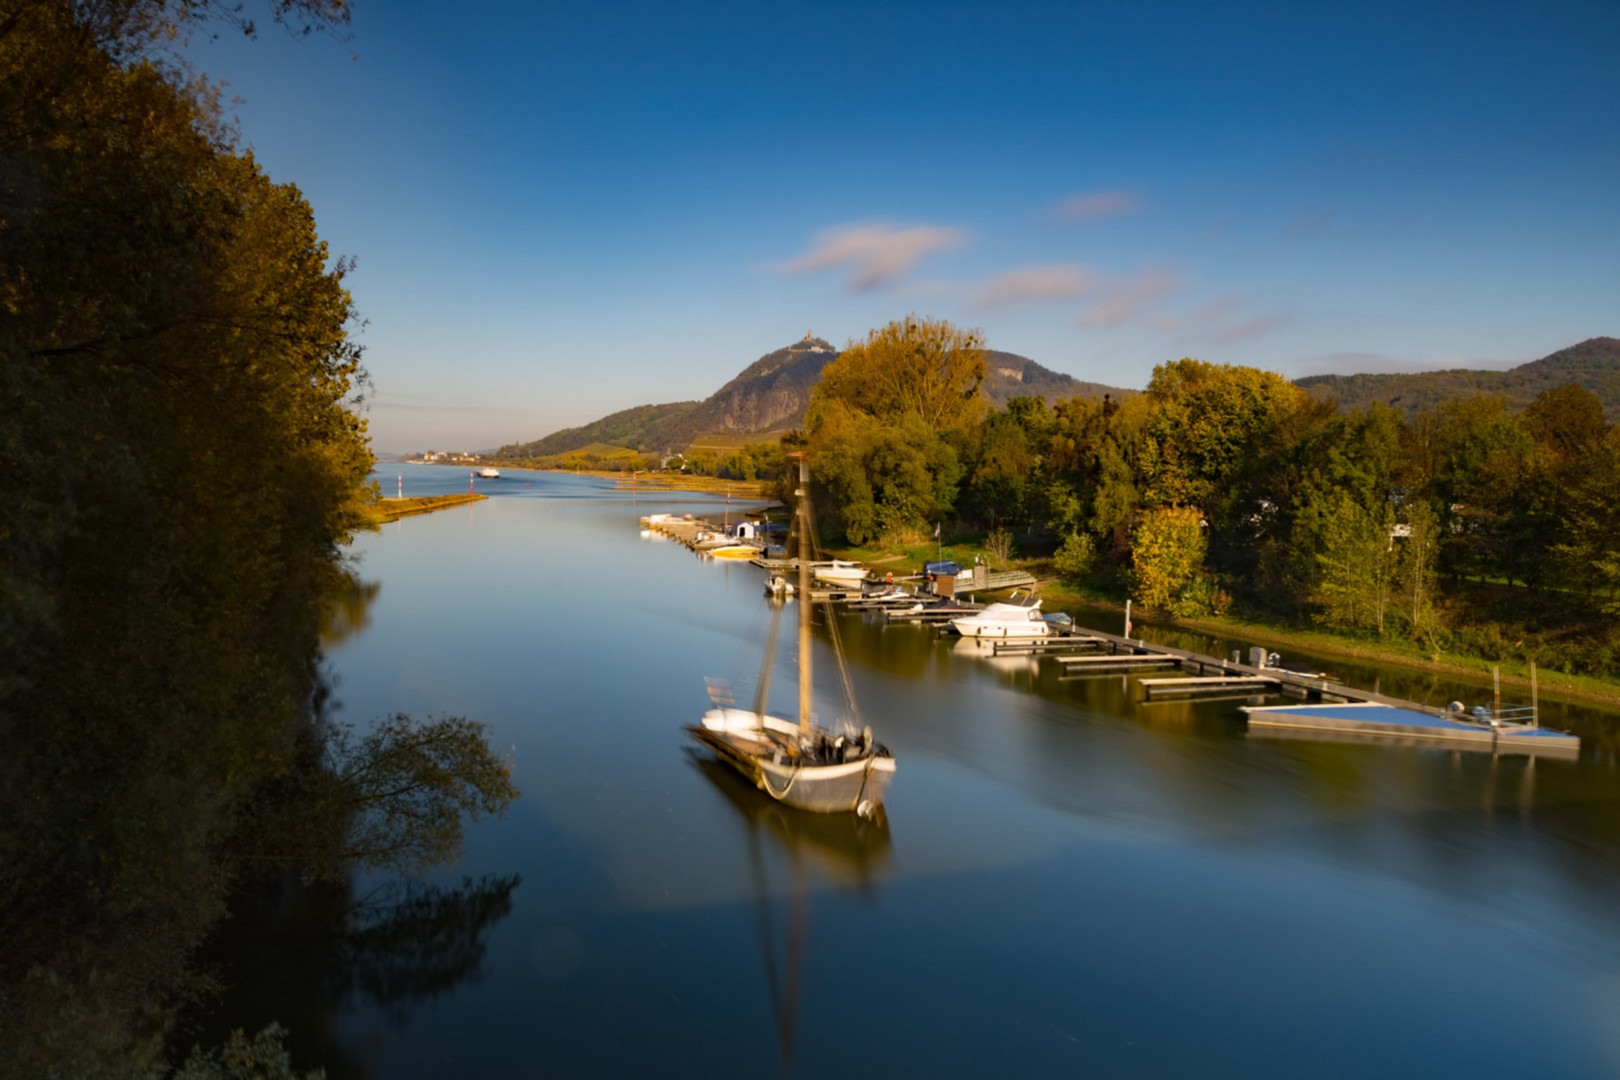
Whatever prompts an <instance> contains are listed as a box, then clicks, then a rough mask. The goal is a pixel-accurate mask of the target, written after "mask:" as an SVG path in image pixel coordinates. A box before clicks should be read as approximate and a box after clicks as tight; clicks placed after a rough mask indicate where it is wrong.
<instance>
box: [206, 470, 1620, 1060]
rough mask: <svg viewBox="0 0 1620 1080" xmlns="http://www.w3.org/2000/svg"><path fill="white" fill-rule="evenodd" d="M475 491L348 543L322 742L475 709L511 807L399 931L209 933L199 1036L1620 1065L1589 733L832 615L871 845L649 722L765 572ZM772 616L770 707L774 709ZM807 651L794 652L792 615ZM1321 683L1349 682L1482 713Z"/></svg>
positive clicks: (592, 515)
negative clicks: (251, 1033)
mask: <svg viewBox="0 0 1620 1080" xmlns="http://www.w3.org/2000/svg"><path fill="white" fill-rule="evenodd" d="M399 471H401V470H400V469H399V468H397V467H390V469H389V470H388V472H389V475H388V477H387V479H388V480H389V481H390V483H389V484H387V485H385V486H387V487H392V486H393V484H392V480H393V474H394V473H396V472H399ZM404 471H406V472H407V478H406V488H407V493H427V492H430V491H435V490H446V491H447V490H458V489H459V490H465V483H466V478H465V476H464V475H459V474H457V473H456V472H455V471H454V470H448V469H431V468H423V467H417V468H414V469H412V468H410V467H406V469H405V470H404ZM486 490H488V491H489V492H490V493H491V494H492V495H494V496H495V497H494V498H492V499H491V500H489V501H488V502H484V503H479V504H476V505H474V506H472V507H468V508H458V509H455V510H450V511H444V512H441V513H438V514H433V515H429V516H423V517H416V518H410V519H406V520H404V521H402V522H399V523H397V524H395V525H390V526H387V527H386V528H385V531H384V532H382V533H381V534H379V535H374V536H367V537H365V538H363V539H362V540H361V541H360V543H359V544H358V548H359V550H360V551H361V552H363V556H364V563H363V569H364V574H365V576H366V577H367V578H368V579H371V580H375V581H378V582H380V583H381V589H380V592H379V594H378V596H377V599H376V601H375V604H374V606H373V607H372V610H371V623H370V625H369V627H368V628H366V629H365V630H364V631H363V632H361V633H358V634H356V635H355V636H353V637H352V638H350V639H349V640H347V641H346V642H344V643H343V644H342V645H341V646H339V647H337V648H336V650H335V651H334V653H333V655H332V657H331V666H332V669H333V672H334V674H335V676H336V678H337V680H338V688H337V694H338V697H339V698H340V699H341V701H342V703H343V715H345V716H346V717H347V718H348V719H350V720H352V721H354V722H356V723H364V722H365V721H366V720H368V719H369V718H371V717H373V716H376V715H379V714H382V713H385V712H391V711H405V712H410V713H413V714H417V715H421V714H427V713H454V714H460V715H467V716H471V717H473V718H476V719H479V720H483V721H486V722H488V723H490V724H492V725H494V728H495V733H496V734H495V738H496V742H497V744H498V745H500V746H502V747H510V749H511V754H512V757H513V759H514V761H515V763H516V779H517V782H518V783H519V785H520V786H521V787H522V789H523V791H524V797H523V799H522V800H521V801H519V802H518V803H517V804H515V806H514V808H513V810H512V811H511V813H510V814H509V815H508V817H507V818H506V819H505V820H502V821H498V822H489V823H484V824H481V825H478V826H475V827H474V828H473V830H472V832H471V834H470V836H469V842H468V845H467V851H466V855H465V857H464V858H463V860H462V862H461V863H460V864H459V865H458V866H456V867H453V868H448V869H446V870H444V871H443V872H441V873H439V874H437V875H435V877H434V878H433V880H432V881H431V882H429V883H428V884H429V885H433V886H438V887H440V888H442V889H446V890H457V889H459V890H460V891H459V892H451V893H446V894H442V895H448V896H451V897H452V900H453V901H454V902H451V903H448V904H447V905H446V906H445V907H443V908H442V910H441V909H439V908H435V909H433V912H432V913H430V914H429V915H428V916H425V917H423V918H421V919H418V920H416V921H415V922H412V921H410V920H407V921H406V922H405V923H403V924H401V927H396V928H394V929H393V930H391V931H389V932H381V933H377V934H374V935H373V936H372V937H371V938H367V939H364V942H363V943H362V944H360V945H357V944H356V943H355V940H356V939H355V938H354V936H353V935H352V934H350V935H348V936H342V935H337V934H334V933H333V932H332V931H331V928H330V925H329V923H330V920H328V921H327V922H324V923H323V922H322V912H321V910H320V902H319V898H318V897H317V898H311V897H310V896H303V897H302V898H301V899H299V898H294V899H293V900H288V899H286V898H282V899H281V900H280V901H279V902H278V903H277V904H275V905H269V906H267V907H266V908H264V909H262V910H255V911H253V912H250V913H248V914H247V915H245V916H244V917H243V918H242V919H239V920H238V921H237V923H236V925H235V926H234V928H233V931H232V934H233V937H232V938H231V939H229V941H228V942H227V946H228V948H227V949H226V952H227V954H228V955H229V956H230V957H231V958H232V959H231V966H230V967H229V968H228V969H227V971H226V975H227V978H229V979H231V980H232V981H233V982H234V983H235V985H236V986H237V987H238V989H237V990H236V991H234V993H233V995H232V997H231V998H230V999H229V1000H228V1001H227V1004H226V1006H225V1008H224V1009H223V1010H222V1012H221V1014H220V1016H221V1018H222V1022H223V1021H224V1020H228V1022H230V1023H232V1024H240V1025H247V1026H252V1025H254V1024H259V1023H263V1022H265V1021H267V1020H271V1019H279V1020H281V1021H282V1022H283V1023H285V1024H287V1026H289V1027H291V1028H293V1029H294V1035H295V1040H294V1046H295V1048H296V1049H297V1050H298V1052H299V1054H300V1058H301V1060H300V1061H299V1062H298V1064H300V1065H302V1066H305V1067H308V1066H313V1065H323V1066H325V1067H327V1068H328V1069H329V1071H330V1074H331V1075H332V1076H334V1077H342V1076H365V1075H370V1076H379V1077H419V1076H449V1075H466V1076H496V1075H500V1076H508V1075H524V1076H529V1075H562V1076H578V1075H592V1076H615V1075H625V1076H702V1077H713V1076H755V1075H759V1076H768V1075H780V1074H782V1073H784V1072H790V1073H792V1074H793V1075H797V1076H802V1077H811V1076H835V1075H836V1076H899V1075H935V1076H973V1077H978V1076H1075V1075H1098V1076H1114V1075H1146V1076H1170V1075H1197V1076H1242V1077H1255V1076H1279V1077H1296V1076H1304V1075H1309V1076H1357V1077H1360V1076H1370V1075H1385V1076H1435V1075H1468V1076H1473V1077H1480V1076H1512V1077H1516V1078H1522V1077H1525V1076H1612V1075H1615V1074H1616V1073H1617V1072H1620V1023H1616V1021H1615V1019H1614V1018H1615V1016H1616V1015H1620V1013H1617V1010H1620V774H1617V772H1616V768H1615V765H1614V763H1613V760H1612V755H1611V754H1610V752H1609V751H1608V750H1607V749H1606V747H1607V746H1610V745H1613V732H1614V731H1615V730H1616V729H1617V728H1620V717H1616V716H1614V715H1612V714H1605V713H1603V712H1601V711H1597V710H1593V709H1589V708H1578V707H1573V706H1570V707H1564V706H1560V705H1557V704H1556V703H1549V707H1548V709H1547V711H1546V715H1547V719H1548V721H1549V722H1553V721H1555V720H1556V721H1559V722H1561V723H1562V724H1564V725H1566V726H1572V727H1574V728H1576V729H1577V730H1579V731H1580V732H1581V734H1582V735H1583V736H1586V737H1587V739H1588V742H1589V744H1590V748H1589V750H1588V751H1587V752H1586V753H1585V754H1584V755H1583V758H1582V759H1581V760H1580V761H1578V762H1563V761H1549V760H1540V761H1535V762H1533V763H1532V762H1531V761H1529V760H1528V759H1525V758H1516V757H1503V758H1493V757H1491V756H1490V755H1488V754H1477V753H1471V752H1453V751H1448V750H1434V749H1424V750H1413V749H1406V748H1397V747H1383V746H1366V745H1339V744H1332V743H1320V742H1305V741H1290V740H1282V739H1264V738H1251V737H1249V736H1248V735H1247V734H1246V733H1245V730H1244V726H1243V725H1242V723H1241V722H1240V720H1239V717H1238V714H1237V712H1236V706H1237V705H1238V704H1240V702H1200V703H1166V704H1145V703H1142V702H1140V701H1138V700H1137V698H1138V697H1139V696H1140V694H1139V692H1138V693H1132V687H1131V686H1130V685H1129V684H1128V683H1127V682H1125V681H1124V680H1122V679H1120V678H1118V677H1117V676H1116V677H1107V678H1097V679H1079V680H1073V681H1063V680H1060V679H1059V678H1058V674H1057V672H1056V671H1055V670H1054V668H1055V666H1056V665H1054V664H1051V663H1050V662H1046V663H1042V662H1039V661H1035V660H1031V659H1024V658H998V659H988V658H985V657H983V656H982V655H980V654H978V653H976V652H975V651H974V650H972V649H971V648H969V647H967V646H966V644H965V643H960V642H953V641H951V640H938V639H936V637H935V636H934V634H933V632H932V631H931V630H929V629H926V628H914V627H899V626H896V627H889V628H885V627H883V625H882V624H880V623H877V622H874V621H870V620H863V618H862V617H860V616H847V615H846V616H842V617H841V622H840V626H841V629H842V631H843V633H844V636H845V638H846V641H847V644H848V647H849V652H850V654H851V658H852V675H853V679H854V683H855V686H856V691H857V697H858V699H859V701H860V704H861V708H862V710H863V712H864V714H865V717H866V719H867V720H868V721H869V722H870V723H871V724H872V725H873V726H874V727H875V728H876V729H877V730H878V732H879V734H880V737H881V738H883V739H884V740H885V741H886V742H888V743H889V745H890V746H891V747H893V748H894V750H895V752H896V755H897V756H898V759H899V762H900V770H899V773H898V775H897V777H896V779H895V783H894V786H893V789H892V791H891V792H890V796H889V821H888V825H887V828H886V829H885V828H877V827H873V826H870V825H866V824H860V823H856V822H853V821H850V820H847V819H843V818H817V817H805V816H801V815H798V814H795V813H793V812H790V811H785V810H783V809H781V808H779V807H777V806H775V805H773V804H770V803H769V802H768V801H765V800H763V799H762V798H761V797H759V796H758V795H757V793H755V792H752V791H751V790H747V789H745V788H743V787H742V786H741V785H738V784H735V783H733V782H732V781H731V778H730V776H729V775H727V774H724V773H721V772H719V771H717V770H715V769H714V768H712V767H710V766H707V765H706V764H705V763H704V762H702V761H701V760H698V759H695V758H694V757H693V755H692V754H691V753H690V752H689V751H688V749H687V744H686V741H685V739H684V737H683V735H682V734H681V731H680V727H681V725H682V724H685V723H690V722H692V721H693V720H694V719H695V718H696V717H697V716H698V715H699V714H700V713H701V711H702V710H703V709H704V708H705V707H706V705H707V699H706V696H705V694H704V686H703V677H704V676H719V677H725V678H729V679H731V680H732V681H733V682H734V683H735V685H736V686H737V689H738V696H739V698H740V699H743V700H747V699H750V698H751V696H752V685H753V681H754V679H755V678H756V677H757V668H758V663H759V657H760V650H761V644H762V641H763V639H764V636H765V632H766V628H767V625H768V619H769V609H768V607H767V604H766V602H765V600H764V599H763V597H762V595H761V590H760V586H761V582H762V574H761V572H760V571H758V570H757V569H755V568H753V567H750V566H746V565H735V564H727V563H723V562H703V561H699V560H698V559H697V558H695V557H694V556H692V555H691V554H690V553H688V552H687V551H686V550H685V549H683V548H681V547H679V546H677V545H675V544H673V543H669V542H655V541H653V540H650V539H647V538H644V537H643V536H641V535H640V533H639V529H638V526H637V521H636V519H637V518H638V516H640V515H641V514H645V513H650V512H657V511H677V512H684V511H687V510H692V511H699V512H708V511H710V510H711V509H712V508H713V507H714V505H715V503H714V500H711V499H704V498H701V497H697V496H691V495H682V494H676V495H663V496H652V497H646V496H644V497H642V498H641V499H639V500H633V499H632V498H630V497H629V496H628V495H625V494H619V493H614V492H611V491H609V490H608V489H607V487H606V485H605V484H603V483H601V482H599V481H594V480H591V479H588V478H572V477H560V476H553V475H542V474H523V473H517V472H508V473H507V474H506V476H505V477H503V478H502V479H501V480H500V481H497V482H494V483H491V484H488V485H487V486H486ZM1087 618H1092V619H1098V618H1100V619H1101V620H1102V624H1103V625H1109V624H1111V623H1112V621H1114V617H1110V616H1100V617H1099V616H1096V615H1091V616H1087ZM1147 632H1148V633H1149V635H1150V636H1151V635H1152V633H1153V631H1151V630H1149V631H1147ZM792 633H793V631H792V627H791V621H786V622H785V624H784V629H783V641H782V645H781V647H780V648H779V654H780V658H781V661H782V663H781V666H779V668H778V678H777V680H776V681H775V683H774V684H773V700H774V701H775V702H776V703H777V706H778V708H779V709H783V710H788V711H791V708H792V701H793V695H794V683H793V680H792V676H791V672H790V670H789V669H788V667H787V664H788V661H789V659H790V657H791V653H792V648H791V645H792ZM1183 643H1185V644H1188V645H1191V646H1194V647H1204V645H1205V643H1204V642H1203V641H1202V640H1192V639H1189V640H1186V641H1184V642H1183ZM1219 645H1221V646H1226V645H1228V643H1225V642H1222V643H1219ZM817 647H818V660H821V661H825V660H827V659H828V658H829V656H830V653H829V652H828V650H827V648H826V644H825V637H824V631H823V632H822V636H821V637H820V639H819V640H818V646H817ZM1323 663H1324V665H1325V666H1326V667H1327V669H1328V670H1331V671H1334V672H1335V673H1337V674H1340V675H1342V676H1344V677H1346V678H1348V679H1352V680H1355V681H1362V680H1363V679H1365V681H1366V683H1367V685H1371V683H1372V680H1375V679H1376V680H1380V682H1381V686H1382V688H1383V690H1384V691H1385V692H1386V693H1397V694H1403V695H1410V696H1414V697H1422V698H1425V699H1430V700H1437V701H1444V700H1450V699H1451V698H1453V697H1461V698H1463V699H1464V700H1467V701H1470V702H1473V701H1482V700H1486V698H1485V696H1484V695H1485V694H1488V688H1481V687H1480V686H1478V685H1460V684H1457V683H1453V682H1445V681H1435V680H1433V679H1431V678H1430V677H1429V676H1427V675H1422V674H1414V673H1403V672H1399V671H1395V670H1386V671H1375V670H1372V669H1370V668H1353V667H1351V666H1350V665H1345V664H1343V663H1341V662H1338V661H1323ZM820 671H821V672H822V675H821V682H820V684H819V685H820V690H821V692H822V693H821V695H820V697H821V699H822V701H823V705H822V708H823V711H824V713H825V714H835V713H837V711H838V707H837V702H836V700H835V697H834V693H833V692H834V690H835V685H836V683H835V679H834V678H833V675H832V671H831V666H830V664H828V663H822V665H821V668H820ZM514 878H520V879H521V883H519V884H515V885H514V884H513V881H514ZM374 884H377V883H369V882H366V883H360V884H359V885H358V886H357V888H358V889H359V890H360V891H362V892H364V891H365V890H366V889H367V888H369V887H371V886H372V885H374ZM503 890H504V891H503ZM312 928H313V929H312Z"/></svg>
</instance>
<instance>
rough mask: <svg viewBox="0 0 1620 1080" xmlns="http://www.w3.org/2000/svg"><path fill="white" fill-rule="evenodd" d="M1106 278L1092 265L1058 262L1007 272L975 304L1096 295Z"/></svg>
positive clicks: (983, 290)
mask: <svg viewBox="0 0 1620 1080" xmlns="http://www.w3.org/2000/svg"><path fill="white" fill-rule="evenodd" d="M1101 284H1102V275H1101V274H1099V273H1097V271H1095V270H1093V269H1091V268H1090V267H1089V266H1079V265H1077V264H1075V263H1058V264H1056V265H1054V266H1025V267H1021V268H1019V269H1017V270H1007V271H1004V272H1002V273H1000V274H997V275H996V276H995V277H993V278H991V279H990V280H989V281H987V282H985V284H984V285H983V286H982V287H981V288H979V289H978V291H977V292H976V293H975V294H974V302H975V303H977V304H978V305H979V306H981V307H994V306H996V305H998V304H1017V303H1021V302H1023V301H1026V300H1062V299H1067V298H1071V297H1076V296H1085V295H1087V294H1088V293H1091V292H1095V291H1096V290H1097V288H1098V286H1100V285H1101Z"/></svg>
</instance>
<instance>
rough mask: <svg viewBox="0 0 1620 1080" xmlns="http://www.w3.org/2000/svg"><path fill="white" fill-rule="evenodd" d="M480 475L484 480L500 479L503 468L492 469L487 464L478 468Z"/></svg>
mask: <svg viewBox="0 0 1620 1080" xmlns="http://www.w3.org/2000/svg"><path fill="white" fill-rule="evenodd" d="M478 475H479V477H480V478H481V479H484V480H499V479H500V478H501V470H499V469H492V468H490V467H489V466H488V465H486V466H484V467H483V468H482V469H479V470H478Z"/></svg>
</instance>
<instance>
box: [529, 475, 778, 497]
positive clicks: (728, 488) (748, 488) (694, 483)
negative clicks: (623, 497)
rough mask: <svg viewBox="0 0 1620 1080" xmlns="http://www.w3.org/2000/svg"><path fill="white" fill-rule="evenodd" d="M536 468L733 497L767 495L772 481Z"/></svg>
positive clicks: (618, 484)
mask: <svg viewBox="0 0 1620 1080" xmlns="http://www.w3.org/2000/svg"><path fill="white" fill-rule="evenodd" d="M533 471H534V472H550V473H562V474H563V475H565V476H596V477H600V478H601V479H603V480H612V481H613V486H614V488H615V489H617V490H619V491H691V492H697V493H698V494H701V495H730V496H731V497H732V498H734V499H768V498H770V497H771V494H772V493H771V491H770V490H769V487H770V485H769V483H768V482H767V481H764V480H723V479H721V478H719V477H716V476H693V475H690V474H686V473H626V472H615V471H612V470H608V469H534V470H533Z"/></svg>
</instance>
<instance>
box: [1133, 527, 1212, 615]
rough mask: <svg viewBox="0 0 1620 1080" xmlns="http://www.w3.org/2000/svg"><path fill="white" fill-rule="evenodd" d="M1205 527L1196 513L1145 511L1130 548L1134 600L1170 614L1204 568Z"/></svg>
mask: <svg viewBox="0 0 1620 1080" xmlns="http://www.w3.org/2000/svg"><path fill="white" fill-rule="evenodd" d="M1204 528H1205V523H1204V521H1203V519H1202V517H1201V516H1200V514H1199V513H1198V511H1197V510H1196V509H1193V508H1192V507H1187V506H1172V507H1160V508H1158V509H1154V510H1149V511H1146V512H1145V513H1144V514H1143V515H1142V520H1141V522H1140V523H1139V524H1138V525H1137V527H1136V531H1135V535H1134V537H1133V539H1132V544H1131V565H1132V571H1133V574H1134V577H1135V583H1136V590H1135V591H1136V599H1137V600H1138V601H1139V602H1140V603H1141V604H1142V605H1143V606H1144V607H1149V608H1157V609H1159V610H1161V611H1166V610H1169V609H1170V608H1171V607H1172V605H1173V604H1174V602H1175V600H1176V599H1177V598H1178V597H1179V596H1180V594H1181V592H1182V590H1183V589H1184V588H1186V586H1187V585H1188V584H1189V583H1190V582H1192V581H1193V579H1194V578H1196V577H1197V575H1198V572H1199V570H1200V569H1202V568H1203V565H1204V549H1205V545H1206V542H1207V541H1206V539H1205V535H1204Z"/></svg>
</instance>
